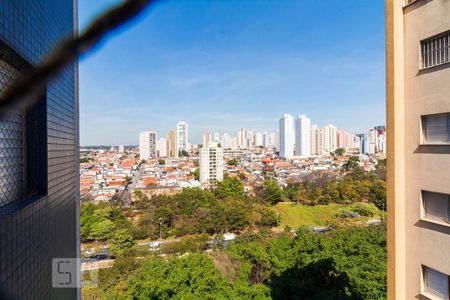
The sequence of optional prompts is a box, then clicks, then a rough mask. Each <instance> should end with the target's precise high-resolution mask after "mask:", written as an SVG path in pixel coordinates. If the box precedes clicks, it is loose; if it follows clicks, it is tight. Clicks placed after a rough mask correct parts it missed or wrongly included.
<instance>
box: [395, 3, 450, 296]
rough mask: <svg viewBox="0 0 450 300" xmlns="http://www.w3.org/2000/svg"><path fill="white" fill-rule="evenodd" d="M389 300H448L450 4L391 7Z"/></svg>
mask: <svg viewBox="0 0 450 300" xmlns="http://www.w3.org/2000/svg"><path fill="white" fill-rule="evenodd" d="M386 34H387V35H386V48H387V56H386V59H387V61H386V63H387V65H386V77H387V141H388V148H387V159H388V160H387V161H388V162H387V168H388V194H387V196H388V223H387V224H388V295H389V299H398V300H403V299H449V276H450V198H449V195H450V181H449V178H450V1H448V0H415V1H413V0H407V1H403V0H387V1H386Z"/></svg>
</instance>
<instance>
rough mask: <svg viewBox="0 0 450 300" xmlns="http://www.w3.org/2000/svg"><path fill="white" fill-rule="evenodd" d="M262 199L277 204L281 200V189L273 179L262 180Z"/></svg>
mask: <svg viewBox="0 0 450 300" xmlns="http://www.w3.org/2000/svg"><path fill="white" fill-rule="evenodd" d="M263 193H264V200H265V201H266V202H268V203H271V204H277V203H278V202H280V201H282V200H283V191H282V190H281V188H280V186H279V185H278V184H277V182H276V181H274V180H265V181H264V188H263Z"/></svg>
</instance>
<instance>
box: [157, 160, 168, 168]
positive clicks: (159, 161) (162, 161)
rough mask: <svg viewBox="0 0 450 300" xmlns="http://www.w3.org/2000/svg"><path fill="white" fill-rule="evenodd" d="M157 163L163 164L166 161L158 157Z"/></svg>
mask: <svg viewBox="0 0 450 300" xmlns="http://www.w3.org/2000/svg"><path fill="white" fill-rule="evenodd" d="M158 163H159V165H160V166H164V165H165V164H166V161H165V160H164V159H158Z"/></svg>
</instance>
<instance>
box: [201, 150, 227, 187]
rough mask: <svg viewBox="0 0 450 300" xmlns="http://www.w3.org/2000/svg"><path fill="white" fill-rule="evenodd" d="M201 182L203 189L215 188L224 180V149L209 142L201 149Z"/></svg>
mask: <svg viewBox="0 0 450 300" xmlns="http://www.w3.org/2000/svg"><path fill="white" fill-rule="evenodd" d="M199 164H200V182H201V184H202V187H203V188H210V187H215V186H216V184H217V182H220V181H222V180H223V149H222V148H220V147H218V143H217V142H209V143H208V144H207V145H206V147H205V145H203V147H202V148H201V149H200V161H199Z"/></svg>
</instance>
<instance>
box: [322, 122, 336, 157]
mask: <svg viewBox="0 0 450 300" xmlns="http://www.w3.org/2000/svg"><path fill="white" fill-rule="evenodd" d="M336 130H337V128H336V126H334V125H331V124H329V125H327V126H325V127H324V128H323V149H324V151H325V152H326V154H329V153H331V152H333V151H334V150H336Z"/></svg>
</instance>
